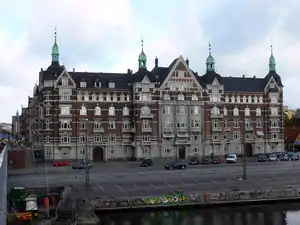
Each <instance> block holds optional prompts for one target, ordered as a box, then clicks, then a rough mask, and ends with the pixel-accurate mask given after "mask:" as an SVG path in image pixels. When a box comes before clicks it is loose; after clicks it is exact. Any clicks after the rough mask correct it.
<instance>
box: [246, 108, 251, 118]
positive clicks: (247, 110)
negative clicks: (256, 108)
mask: <svg viewBox="0 0 300 225" xmlns="http://www.w3.org/2000/svg"><path fill="white" fill-rule="evenodd" d="M245 116H250V109H249V108H248V107H246V108H245Z"/></svg>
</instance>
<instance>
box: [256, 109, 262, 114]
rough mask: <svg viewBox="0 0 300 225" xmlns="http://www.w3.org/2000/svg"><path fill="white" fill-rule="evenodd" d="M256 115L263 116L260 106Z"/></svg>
mask: <svg viewBox="0 0 300 225" xmlns="http://www.w3.org/2000/svg"><path fill="white" fill-rule="evenodd" d="M256 116H261V109H260V108H256Z"/></svg>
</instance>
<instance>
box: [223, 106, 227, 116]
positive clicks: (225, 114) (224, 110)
mask: <svg viewBox="0 0 300 225" xmlns="http://www.w3.org/2000/svg"><path fill="white" fill-rule="evenodd" d="M223 114H224V116H227V109H226V108H224V109H223Z"/></svg>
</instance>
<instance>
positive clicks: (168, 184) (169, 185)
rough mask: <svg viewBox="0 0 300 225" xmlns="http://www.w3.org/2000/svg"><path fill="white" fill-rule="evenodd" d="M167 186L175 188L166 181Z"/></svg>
mask: <svg viewBox="0 0 300 225" xmlns="http://www.w3.org/2000/svg"><path fill="white" fill-rule="evenodd" d="M165 184H166V185H168V186H169V187H173V186H172V185H171V184H170V183H169V182H168V181H167V180H166V181H165Z"/></svg>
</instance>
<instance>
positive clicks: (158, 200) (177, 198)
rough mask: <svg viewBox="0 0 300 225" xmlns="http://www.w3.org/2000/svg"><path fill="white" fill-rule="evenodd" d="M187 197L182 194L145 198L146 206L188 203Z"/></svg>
mask: <svg viewBox="0 0 300 225" xmlns="http://www.w3.org/2000/svg"><path fill="white" fill-rule="evenodd" d="M187 199H188V198H187V196H186V195H184V194H181V193H177V194H174V195H163V196H155V197H148V198H144V202H145V203H146V205H161V204H177V203H183V202H185V201H187Z"/></svg>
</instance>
